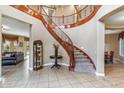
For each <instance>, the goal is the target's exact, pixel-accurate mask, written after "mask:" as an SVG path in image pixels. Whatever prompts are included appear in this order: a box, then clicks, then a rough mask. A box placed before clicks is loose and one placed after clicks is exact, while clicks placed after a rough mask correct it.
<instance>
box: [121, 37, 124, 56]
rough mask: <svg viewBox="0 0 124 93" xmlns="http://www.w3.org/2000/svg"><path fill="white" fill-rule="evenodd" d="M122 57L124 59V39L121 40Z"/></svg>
mask: <svg viewBox="0 0 124 93" xmlns="http://www.w3.org/2000/svg"><path fill="white" fill-rule="evenodd" d="M120 56H123V57H124V39H120Z"/></svg>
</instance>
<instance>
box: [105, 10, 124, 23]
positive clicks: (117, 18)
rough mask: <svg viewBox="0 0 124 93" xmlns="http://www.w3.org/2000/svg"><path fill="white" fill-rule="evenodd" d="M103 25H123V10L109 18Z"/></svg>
mask: <svg viewBox="0 0 124 93" xmlns="http://www.w3.org/2000/svg"><path fill="white" fill-rule="evenodd" d="M105 24H112V25H115V24H117V25H121V24H123V25H124V10H123V11H120V12H118V13H116V14H114V15H112V16H111V17H109V18H108V19H107V20H105Z"/></svg>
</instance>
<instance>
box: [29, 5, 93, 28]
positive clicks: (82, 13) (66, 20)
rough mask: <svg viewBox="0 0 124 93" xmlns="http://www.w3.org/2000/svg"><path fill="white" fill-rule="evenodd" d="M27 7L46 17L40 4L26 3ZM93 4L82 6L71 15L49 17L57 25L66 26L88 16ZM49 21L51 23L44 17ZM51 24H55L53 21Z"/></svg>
mask: <svg viewBox="0 0 124 93" xmlns="http://www.w3.org/2000/svg"><path fill="white" fill-rule="evenodd" d="M28 7H30V8H31V9H33V10H35V11H37V12H39V13H42V14H43V15H44V16H46V18H47V15H46V14H45V13H43V10H42V8H41V7H43V6H41V5H34V6H33V5H28ZM94 8H95V7H94V5H86V6H84V7H83V8H82V9H80V10H79V11H78V12H77V13H74V14H71V15H67V16H64V15H63V16H50V15H49V17H50V18H51V20H52V21H53V22H55V23H56V25H58V26H65V25H66V26H67V25H70V24H74V23H77V22H80V21H81V20H83V19H85V18H86V17H87V16H89V15H90V14H91V13H92V12H93V11H94ZM46 20H48V21H49V23H51V22H52V21H51V20H49V18H48V19H46ZM51 25H53V26H56V25H54V23H51Z"/></svg>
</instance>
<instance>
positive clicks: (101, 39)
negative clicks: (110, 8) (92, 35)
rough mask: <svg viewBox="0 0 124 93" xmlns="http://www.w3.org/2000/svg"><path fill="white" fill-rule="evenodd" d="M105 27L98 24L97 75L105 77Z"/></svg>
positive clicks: (100, 23)
mask: <svg viewBox="0 0 124 93" xmlns="http://www.w3.org/2000/svg"><path fill="white" fill-rule="evenodd" d="M104 48H105V25H104V23H102V22H100V21H98V22H97V63H96V75H97V76H105V72H104Z"/></svg>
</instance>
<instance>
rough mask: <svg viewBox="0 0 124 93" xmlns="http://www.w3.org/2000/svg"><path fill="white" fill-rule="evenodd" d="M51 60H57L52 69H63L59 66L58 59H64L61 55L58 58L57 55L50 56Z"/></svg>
mask: <svg viewBox="0 0 124 93" xmlns="http://www.w3.org/2000/svg"><path fill="white" fill-rule="evenodd" d="M50 58H51V59H55V63H54V65H53V66H52V67H51V69H52V68H53V67H57V68H58V69H59V68H60V67H61V65H59V64H58V59H62V56H61V55H58V56H55V55H52V56H50Z"/></svg>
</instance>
